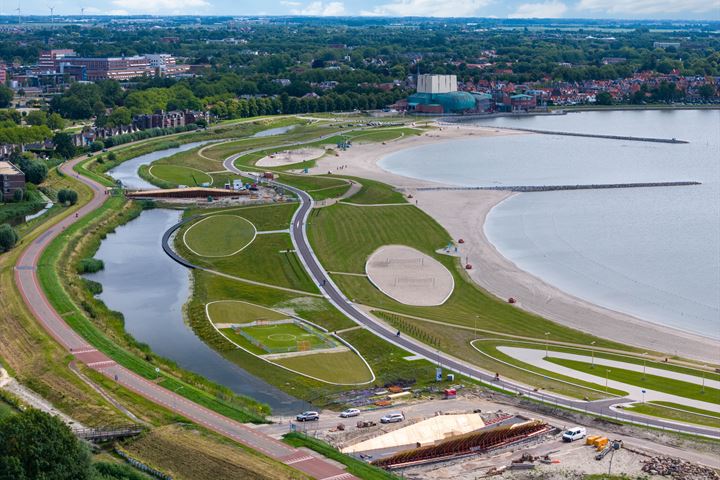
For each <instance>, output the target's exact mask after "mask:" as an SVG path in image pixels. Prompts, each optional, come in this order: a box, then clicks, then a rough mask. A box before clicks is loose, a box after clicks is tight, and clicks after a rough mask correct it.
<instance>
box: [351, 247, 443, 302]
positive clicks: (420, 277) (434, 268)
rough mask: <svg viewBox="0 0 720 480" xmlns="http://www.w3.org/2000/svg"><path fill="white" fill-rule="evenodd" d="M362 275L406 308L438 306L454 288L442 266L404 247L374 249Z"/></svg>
mask: <svg viewBox="0 0 720 480" xmlns="http://www.w3.org/2000/svg"><path fill="white" fill-rule="evenodd" d="M365 272H366V273H367V275H368V278H369V279H370V281H371V282H372V283H373V285H375V286H376V287H377V288H379V289H380V291H382V292H383V293H384V294H385V295H387V296H389V297H391V298H393V299H394V300H397V301H398V302H400V303H404V304H405V305H415V306H422V307H429V306H434V305H441V304H443V303H444V302H445V300H447V299H448V297H449V296H450V294H451V293H452V291H453V288H454V287H455V282H454V280H453V277H452V274H450V272H449V271H448V269H447V268H445V266H443V264H441V263H440V262H438V261H437V260H435V259H434V258H432V257H430V256H429V255H425V254H424V253H422V252H420V251H418V250H415V249H414V248H410V247H406V246H404V245H386V246H384V247H380V248H378V249H377V250H375V252H373V254H372V255H370V258H368V261H367V263H366V264H365Z"/></svg>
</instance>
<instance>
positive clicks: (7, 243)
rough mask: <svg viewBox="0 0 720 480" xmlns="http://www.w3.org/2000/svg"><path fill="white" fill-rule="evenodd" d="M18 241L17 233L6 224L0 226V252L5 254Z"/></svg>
mask: <svg viewBox="0 0 720 480" xmlns="http://www.w3.org/2000/svg"><path fill="white" fill-rule="evenodd" d="M18 239H19V237H18V234H17V232H15V230H14V229H13V228H12V227H11V226H10V225H8V224H7V223H3V224H2V225H0V252H6V251H8V250H10V249H11V248H13V247H14V246H15V245H16V244H17V242H18Z"/></svg>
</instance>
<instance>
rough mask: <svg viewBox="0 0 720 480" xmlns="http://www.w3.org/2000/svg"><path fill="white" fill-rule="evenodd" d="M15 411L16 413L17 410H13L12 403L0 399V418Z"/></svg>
mask: <svg viewBox="0 0 720 480" xmlns="http://www.w3.org/2000/svg"><path fill="white" fill-rule="evenodd" d="M15 413H17V410H15V408H14V407H13V406H12V405H10V404H9V403H6V402H5V401H3V400H2V399H0V420H2V419H3V418H6V417H9V416H10V415H14V414H15Z"/></svg>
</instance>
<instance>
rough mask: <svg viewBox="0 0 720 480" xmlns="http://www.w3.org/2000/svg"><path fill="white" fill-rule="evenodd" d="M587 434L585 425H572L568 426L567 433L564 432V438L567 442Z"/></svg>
mask: <svg viewBox="0 0 720 480" xmlns="http://www.w3.org/2000/svg"><path fill="white" fill-rule="evenodd" d="M585 435H587V430H586V429H585V427H572V428H568V429H567V430H566V431H565V433H563V435H562V438H563V440H564V441H566V442H574V441H575V440H580V439H581V438H585Z"/></svg>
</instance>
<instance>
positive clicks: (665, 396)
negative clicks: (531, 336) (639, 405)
mask: <svg viewBox="0 0 720 480" xmlns="http://www.w3.org/2000/svg"><path fill="white" fill-rule="evenodd" d="M497 349H498V350H499V351H500V352H502V353H504V354H505V355H509V356H511V357H513V358H515V359H516V360H520V361H521V362H525V363H527V364H530V365H535V366H537V367H540V368H542V369H544V370H548V371H550V372H555V373H557V374H560V375H565V376H567V377H570V378H577V379H579V380H584V381H586V382H592V383H596V384H598V385H604V384H605V375H604V373H605V371H606V370H608V368H606V367H611V368H610V370H611V371H612V368H620V369H625V370H633V371H636V372H642V371H643V366H642V365H635V364H632V363H624V362H618V361H614V360H607V359H604V358H596V359H595V364H596V365H598V366H599V368H598V375H592V374H589V373H586V372H581V371H578V370H574V369H572V368H569V367H565V366H562V365H558V364H556V363H553V362H549V361H547V360H545V350H541V349H532V348H519V347H503V346H500V347H497ZM551 355H552V356H553V357H558V358H566V359H568V360H578V361H581V362H587V363H590V362H591V357H588V356H584V355H575V354H572V353H564V352H555V351H553V352H552V354H551ZM646 373H647V374H649V375H660V376H663V377H667V378H675V379H677V380H683V381H688V380H685V379H684V377H688V378H690V379H692V380H693V383H698V384H699V383H700V381H701V379H700V378H698V377H693V376H691V375H685V374H682V373H678V372H673V371H670V370H662V369H659V368H647V372H646ZM695 380H698V381H697V382H695ZM707 382H708V386H710V385H709V382H710V380H707ZM718 383H720V382H716V381H713V385H712V386H713V387H715V385H717V384H718ZM607 386H608V387H609V388H614V389H617V390H623V391H626V392H628V394H629V396H630V397H632V398H634V399H636V400H642V399H643V397H644V400H645V401H647V402H653V401H663V402H672V403H677V404H679V405H685V406H688V407H694V408H700V409H703V410H708V411H712V412H718V413H720V405H718V404H717V403H710V402H703V401H701V400H694V399H692V398H686V397H681V396H679V395H672V394H670V393H665V392H659V391H657V390H652V389H650V388H649V387H645V388H643V387H638V386H636V385H631V384H629V383H623V382H619V381H617V380H612V379H610V380H608V381H607ZM643 391H644V392H645V393H644V395H643Z"/></svg>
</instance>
